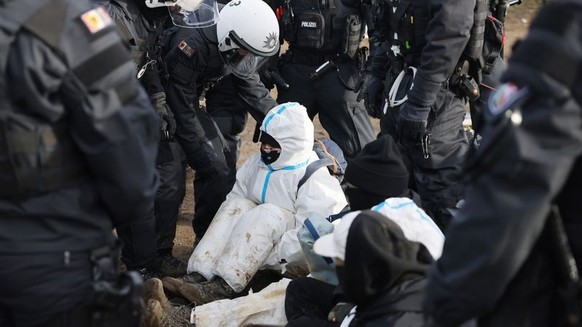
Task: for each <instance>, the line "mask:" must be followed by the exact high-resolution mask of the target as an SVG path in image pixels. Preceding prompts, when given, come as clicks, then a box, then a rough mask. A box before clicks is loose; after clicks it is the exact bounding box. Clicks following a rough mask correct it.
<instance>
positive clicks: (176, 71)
mask: <svg viewBox="0 0 582 327" xmlns="http://www.w3.org/2000/svg"><path fill="white" fill-rule="evenodd" d="M253 19H255V20H260V21H261V22H262V23H261V24H259V25H254V24H252V23H251V22H253ZM165 37H166V38H167V40H166V42H165V43H164V47H165V50H164V51H165V56H164V63H165V65H166V76H167V77H168V79H167V80H166V81H165V83H166V84H165V90H166V95H167V101H168V104H169V106H170V108H171V109H172V111H173V112H174V117H175V118H176V122H177V130H176V134H175V138H176V139H177V140H178V141H179V142H180V144H181V145H182V148H183V149H184V152H185V154H186V160H187V162H188V164H189V165H190V166H191V167H192V168H193V169H194V170H196V177H195V180H194V195H195V203H196V204H195V213H194V220H193V222H192V223H193V227H194V232H195V234H196V238H197V239H200V238H202V236H203V235H204V233H205V232H206V229H207V228H208V226H209V225H210V222H211V221H212V218H214V214H215V213H216V211H217V210H218V208H219V207H220V205H221V204H222V202H223V201H224V199H225V197H226V194H227V193H228V192H229V191H230V189H231V187H232V184H229V179H228V178H229V177H228V176H229V169H228V166H227V164H226V159H225V156H224V141H223V140H221V137H222V135H221V132H220V130H219V129H218V128H217V127H216V123H215V122H214V121H213V119H212V117H211V116H210V115H209V113H208V112H207V111H206V110H205V108H204V107H201V106H200V104H199V100H200V98H199V97H200V95H201V94H203V92H204V90H205V89H206V90H209V89H211V88H212V87H213V86H214V84H215V83H218V82H220V81H221V80H222V79H223V78H224V76H227V78H231V79H232V82H233V83H234V85H235V87H236V91H237V96H238V97H241V98H242V99H243V100H244V101H245V102H246V103H247V105H248V106H249V107H250V108H252V109H253V110H252V111H251V112H250V113H251V115H252V116H253V117H254V118H255V119H256V120H257V121H262V119H263V117H264V115H265V114H266V112H267V111H268V110H270V109H271V108H272V107H274V106H275V105H276V104H277V103H276V102H275V101H274V100H273V99H272V98H271V96H270V95H269V91H268V90H267V89H266V88H265V87H264V86H263V84H262V83H261V82H260V81H259V77H258V74H257V73H256V70H257V69H258V67H260V65H261V64H262V63H263V62H264V61H265V60H266V59H267V58H268V57H269V56H273V55H276V54H278V53H279V39H278V38H279V31H278V23H277V20H276V17H275V14H274V13H273V11H272V10H271V8H270V7H269V6H268V5H266V4H265V3H263V2H262V1H260V0H240V1H239V0H235V1H231V2H229V3H228V4H227V5H226V6H225V7H224V8H223V9H222V10H221V11H220V19H219V20H218V23H217V25H213V26H211V27H207V28H202V29H184V28H173V29H172V30H171V31H169V33H168V35H166V36H165ZM230 75H233V76H232V77H231V76H230ZM207 105H210V103H207ZM232 151H234V150H232Z"/></svg>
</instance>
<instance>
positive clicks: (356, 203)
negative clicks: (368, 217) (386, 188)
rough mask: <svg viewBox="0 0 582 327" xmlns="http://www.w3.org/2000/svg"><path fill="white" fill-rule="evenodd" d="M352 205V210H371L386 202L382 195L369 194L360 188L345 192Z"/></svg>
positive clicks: (349, 189)
mask: <svg viewBox="0 0 582 327" xmlns="http://www.w3.org/2000/svg"><path fill="white" fill-rule="evenodd" d="M344 193H345V194H346V197H347V198H348V202H349V203H350V209H351V210H364V209H370V208H371V207H373V206H375V205H377V204H378V203H380V202H382V201H384V200H386V197H384V196H382V195H377V194H372V193H368V192H366V191H362V190H360V189H358V188H348V189H346V190H345V192H344Z"/></svg>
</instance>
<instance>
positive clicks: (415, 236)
mask: <svg viewBox="0 0 582 327" xmlns="http://www.w3.org/2000/svg"><path fill="white" fill-rule="evenodd" d="M372 210H373V211H378V212H379V213H381V214H383V215H385V216H387V217H388V218H390V219H391V220H392V221H394V222H395V223H397V224H398V226H400V229H402V232H403V233H404V236H406V238H408V239H409V240H411V241H415V242H419V243H422V244H423V245H424V246H426V248H427V249H428V251H429V252H430V254H431V255H432V256H433V258H434V259H435V260H436V259H438V258H440V256H441V253H442V252H443V245H444V242H445V236H444V235H443V232H442V231H441V230H440V228H438V226H437V225H436V224H435V222H434V221H433V220H432V219H431V218H430V217H429V216H428V215H427V214H426V213H425V212H424V210H422V209H421V208H419V207H418V206H417V205H416V204H415V203H414V201H412V200H411V199H409V198H389V199H386V200H384V202H381V203H379V204H378V205H375V206H374V207H372Z"/></svg>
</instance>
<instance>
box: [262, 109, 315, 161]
mask: <svg viewBox="0 0 582 327" xmlns="http://www.w3.org/2000/svg"><path fill="white" fill-rule="evenodd" d="M261 131H263V132H266V133H269V135H271V136H272V137H273V138H274V139H275V140H276V141H277V142H279V145H280V146H281V155H280V156H279V158H278V159H277V160H276V161H275V162H273V163H272V164H270V165H269V169H271V170H279V169H282V168H284V167H289V166H294V165H299V164H303V163H305V162H306V161H307V160H308V159H309V157H310V156H311V153H312V151H313V141H314V128H313V122H311V119H309V116H308V115H307V109H306V108H305V107H304V106H302V105H300V104H299V103H297V102H288V103H283V104H280V105H278V106H276V107H274V108H273V109H271V110H270V111H269V112H268V113H267V115H266V116H265V119H264V120H263V124H262V125H261Z"/></svg>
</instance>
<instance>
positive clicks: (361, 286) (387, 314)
mask: <svg viewBox="0 0 582 327" xmlns="http://www.w3.org/2000/svg"><path fill="white" fill-rule="evenodd" d="M432 260H433V259H432V256H431V255H430V253H429V252H428V250H427V249H426V248H425V247H424V245H422V244H420V243H417V242H412V241H410V240H408V239H407V238H406V237H404V234H403V233H402V230H401V229H400V227H398V225H397V224H396V223H394V222H393V221H391V220H390V219H387V218H386V217H385V216H383V215H382V214H380V213H377V212H373V211H369V210H367V211H363V212H362V213H360V214H359V215H358V216H357V217H356V219H354V221H353V222H352V225H351V226H350V230H349V233H348V237H347V243H346V255H345V266H344V269H343V276H342V273H341V271H340V274H339V278H340V285H341V287H342V289H343V291H344V294H345V296H346V298H347V299H348V300H349V301H350V302H353V303H355V304H356V305H357V310H356V317H355V320H354V321H352V323H351V324H350V326H351V327H354V326H396V325H397V324H401V323H403V322H407V323H408V325H410V326H421V325H422V319H423V318H422V317H423V316H422V312H421V309H422V295H423V290H424V284H425V279H424V275H425V273H426V270H427V266H428V264H430V263H431V262H432Z"/></svg>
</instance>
